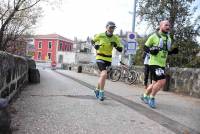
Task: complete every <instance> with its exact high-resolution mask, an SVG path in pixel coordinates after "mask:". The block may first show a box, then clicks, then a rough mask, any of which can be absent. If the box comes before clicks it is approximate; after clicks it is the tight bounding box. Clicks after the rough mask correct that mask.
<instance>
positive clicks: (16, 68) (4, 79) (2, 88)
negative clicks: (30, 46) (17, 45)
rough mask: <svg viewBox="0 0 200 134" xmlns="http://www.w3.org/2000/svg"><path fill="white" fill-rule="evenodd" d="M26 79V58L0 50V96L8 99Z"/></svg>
mask: <svg viewBox="0 0 200 134" xmlns="http://www.w3.org/2000/svg"><path fill="white" fill-rule="evenodd" d="M30 64H32V63H31V62H30ZM32 66H33V65H32ZM27 80H28V62H27V59H25V58H23V57H19V56H16V55H11V54H9V53H5V52H2V51H0V98H6V99H8V101H10V100H11V98H12V97H13V96H14V95H15V94H16V92H17V90H19V89H20V87H21V86H22V85H23V84H24V83H25V82H26V81H27Z"/></svg>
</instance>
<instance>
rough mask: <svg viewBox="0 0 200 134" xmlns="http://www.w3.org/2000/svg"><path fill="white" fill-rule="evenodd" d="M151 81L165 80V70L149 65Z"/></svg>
mask: <svg viewBox="0 0 200 134" xmlns="http://www.w3.org/2000/svg"><path fill="white" fill-rule="evenodd" d="M150 72H151V76H152V80H154V81H158V80H162V79H165V68H164V67H160V66H157V65H150Z"/></svg>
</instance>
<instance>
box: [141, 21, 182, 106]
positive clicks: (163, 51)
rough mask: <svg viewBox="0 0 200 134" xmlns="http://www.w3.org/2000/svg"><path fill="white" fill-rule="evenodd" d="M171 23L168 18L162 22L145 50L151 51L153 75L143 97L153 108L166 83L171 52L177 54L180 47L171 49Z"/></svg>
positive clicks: (147, 42) (150, 61)
mask: <svg viewBox="0 0 200 134" xmlns="http://www.w3.org/2000/svg"><path fill="white" fill-rule="evenodd" d="M169 31H170V23H169V21H168V20H164V21H161V22H160V29H159V31H158V32H156V33H154V34H152V35H151V36H150V37H149V38H148V40H147V41H146V43H145V51H146V52H149V53H150V59H149V66H150V72H151V76H152V80H153V82H152V84H150V85H149V86H148V87H147V89H146V91H145V93H144V94H142V96H141V99H142V100H143V101H144V102H145V103H146V104H148V105H149V106H150V107H151V108H155V107H156V104H155V96H156V94H157V92H158V91H159V90H160V89H162V88H163V87H164V85H165V83H166V80H165V66H166V60H167V56H168V55H169V54H177V53H178V49H177V48H174V49H173V50H172V49H171V44H172V43H171V42H172V40H171V38H170V36H169Z"/></svg>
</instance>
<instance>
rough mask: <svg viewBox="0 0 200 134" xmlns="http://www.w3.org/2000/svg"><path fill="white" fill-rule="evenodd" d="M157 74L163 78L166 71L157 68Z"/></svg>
mask: <svg viewBox="0 0 200 134" xmlns="http://www.w3.org/2000/svg"><path fill="white" fill-rule="evenodd" d="M155 73H156V75H157V76H161V75H164V74H165V71H164V70H163V69H162V68H157V69H156V70H155Z"/></svg>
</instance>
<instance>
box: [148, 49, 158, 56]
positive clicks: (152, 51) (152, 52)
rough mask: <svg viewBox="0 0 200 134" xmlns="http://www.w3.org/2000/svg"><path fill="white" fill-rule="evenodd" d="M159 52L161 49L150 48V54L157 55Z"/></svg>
mask: <svg viewBox="0 0 200 134" xmlns="http://www.w3.org/2000/svg"><path fill="white" fill-rule="evenodd" d="M158 52H159V47H152V48H150V54H152V55H157V54H158Z"/></svg>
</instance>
